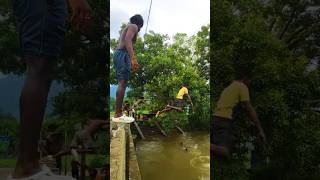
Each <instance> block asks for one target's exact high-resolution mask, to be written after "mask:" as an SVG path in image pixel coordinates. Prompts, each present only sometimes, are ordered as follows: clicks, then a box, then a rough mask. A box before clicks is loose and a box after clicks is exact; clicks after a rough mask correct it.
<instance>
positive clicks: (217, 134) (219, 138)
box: [211, 116, 232, 149]
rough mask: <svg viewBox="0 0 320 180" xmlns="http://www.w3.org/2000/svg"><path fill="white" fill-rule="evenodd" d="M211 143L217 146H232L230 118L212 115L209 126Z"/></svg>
mask: <svg viewBox="0 0 320 180" xmlns="http://www.w3.org/2000/svg"><path fill="white" fill-rule="evenodd" d="M211 140H212V143H213V144H215V145H219V146H225V147H227V148H229V149H231V147H232V120H231V119H227V118H222V117H217V116H214V117H213V123H212V127H211Z"/></svg>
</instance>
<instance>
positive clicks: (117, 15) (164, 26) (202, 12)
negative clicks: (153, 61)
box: [110, 0, 210, 38]
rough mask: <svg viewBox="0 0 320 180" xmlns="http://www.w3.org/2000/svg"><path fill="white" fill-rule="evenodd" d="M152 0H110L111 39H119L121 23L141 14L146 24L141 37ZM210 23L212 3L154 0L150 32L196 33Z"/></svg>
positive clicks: (185, 0)
mask: <svg viewBox="0 0 320 180" xmlns="http://www.w3.org/2000/svg"><path fill="white" fill-rule="evenodd" d="M149 7H150V0H111V1H110V37H111V38H118V37H119V30H120V26H121V24H122V23H128V21H129V18H130V17H131V16H133V15H135V14H141V15H142V16H143V19H144V21H145V25H144V27H143V28H142V29H141V31H140V33H139V34H140V36H143V34H144V33H145V30H146V29H145V28H146V25H147V18H148V11H149ZM209 23H210V0H196V1H195V0H153V2H152V7H151V13H150V19H149V25H148V31H150V30H152V31H154V32H156V33H160V34H168V35H169V36H170V37H172V36H173V35H174V34H176V33H178V32H179V33H186V34H187V35H189V36H191V35H193V34H196V33H197V32H198V31H199V30H200V28H201V26H203V25H207V24H209Z"/></svg>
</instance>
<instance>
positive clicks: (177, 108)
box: [167, 105, 183, 112]
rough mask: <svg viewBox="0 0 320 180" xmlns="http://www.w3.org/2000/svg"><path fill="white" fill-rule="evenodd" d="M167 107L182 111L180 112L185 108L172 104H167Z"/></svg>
mask: <svg viewBox="0 0 320 180" xmlns="http://www.w3.org/2000/svg"><path fill="white" fill-rule="evenodd" d="M167 107H169V108H172V109H175V110H177V111H180V112H183V110H182V109H181V108H179V107H175V106H170V105H167Z"/></svg>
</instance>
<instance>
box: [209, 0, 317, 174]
mask: <svg viewBox="0 0 320 180" xmlns="http://www.w3.org/2000/svg"><path fill="white" fill-rule="evenodd" d="M211 12H212V13H211V27H212V29H211V51H210V57H211V68H212V69H211V72H212V73H211V85H212V88H211V90H212V96H211V97H212V106H213V107H214V106H215V103H216V102H217V100H218V98H219V95H220V93H221V92H222V90H223V88H225V87H226V86H227V85H228V84H229V83H230V82H231V81H232V80H233V78H234V74H235V72H236V69H237V67H239V66H241V67H246V68H247V69H250V70H251V71H252V74H253V79H252V80H253V82H252V85H251V87H250V92H251V93H250V96H251V99H252V103H253V105H254V107H255V108H256V110H257V112H258V114H259V117H260V119H261V121H262V126H263V128H264V130H265V133H266V136H267V144H266V145H265V147H263V146H259V145H258V143H257V142H256V141H255V140H254V139H252V137H253V135H255V131H254V130H253V127H252V124H251V123H249V122H250V121H249V120H248V119H247V118H245V116H244V115H243V114H242V113H240V114H237V115H236V117H235V121H236V123H235V127H234V137H235V149H234V151H233V156H232V158H231V159H230V160H229V161H227V162H226V161H222V162H217V161H218V160H217V161H216V162H215V164H214V165H215V166H214V171H213V172H212V174H214V177H215V179H217V180H220V179H227V180H229V179H235V180H236V179H237V180H240V179H249V178H251V179H259V180H261V179H290V180H292V179H319V178H320V176H319V175H320V169H319V164H320V161H319V159H320V151H319V148H320V136H319V133H320V121H319V114H317V113H315V112H313V111H311V106H310V104H309V103H308V100H314V99H319V97H320V94H319V93H320V81H319V80H320V79H319V68H314V67H313V68H307V67H310V66H309V65H310V64H311V63H312V62H315V61H318V60H319V53H320V48H319V28H320V23H319V22H320V21H319V12H320V11H319V2H317V1H295V0H293V1H273V0H271V1H253V0H250V1H233V0H220V1H211ZM310 69H312V71H311V70H310ZM249 142H251V143H252V144H253V145H254V146H255V149H256V150H255V151H256V152H257V154H258V157H259V159H260V160H258V165H257V166H256V167H255V168H254V169H253V171H252V172H251V173H248V171H247V170H246V166H245V164H246V163H248V152H250V151H249V147H248V146H247V145H246V144H248V143H249Z"/></svg>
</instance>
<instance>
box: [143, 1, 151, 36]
mask: <svg viewBox="0 0 320 180" xmlns="http://www.w3.org/2000/svg"><path fill="white" fill-rule="evenodd" d="M151 6H152V0H151V1H150V7H149V14H148V19H147V26H146V32H145V33H144V34H146V33H147V31H148V25H149V18H150V12H151Z"/></svg>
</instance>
